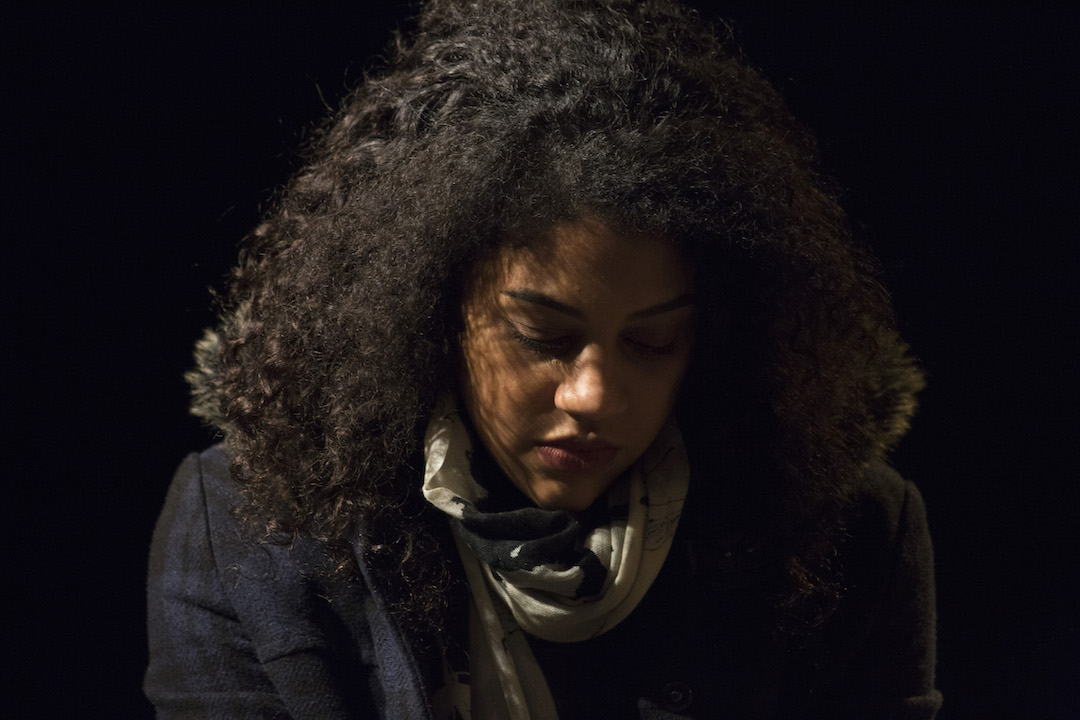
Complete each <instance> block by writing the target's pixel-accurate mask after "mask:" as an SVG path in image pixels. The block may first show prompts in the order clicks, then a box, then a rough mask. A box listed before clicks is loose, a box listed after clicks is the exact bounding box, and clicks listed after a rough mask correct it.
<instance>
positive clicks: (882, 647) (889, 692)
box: [814, 468, 942, 720]
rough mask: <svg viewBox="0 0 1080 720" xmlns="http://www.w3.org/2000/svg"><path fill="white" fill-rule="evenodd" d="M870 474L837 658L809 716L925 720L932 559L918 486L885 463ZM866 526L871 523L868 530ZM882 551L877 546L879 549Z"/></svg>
mask: <svg viewBox="0 0 1080 720" xmlns="http://www.w3.org/2000/svg"><path fill="white" fill-rule="evenodd" d="M875 474H876V475H877V477H875V478H873V479H874V480H875V481H877V482H878V483H879V490H878V492H876V493H875V495H876V496H877V500H876V501H875V502H874V503H872V505H873V507H872V508H870V509H868V510H867V512H865V513H864V522H863V530H862V532H859V533H856V534H855V535H854V536H853V538H852V539H853V544H860V545H861V547H856V548H853V551H852V555H853V557H852V558H851V560H850V561H851V564H852V566H853V567H855V568H859V570H858V572H856V573H854V576H853V581H854V584H853V586H852V587H850V588H848V591H849V593H850V596H851V600H853V602H852V605H853V606H855V607H857V608H858V610H856V611H855V612H853V613H851V615H850V616H849V617H847V618H846V620H847V622H848V624H847V626H846V629H845V632H844V635H845V636H846V637H847V638H848V639H849V641H848V642H845V643H843V645H846V647H844V648H843V649H842V654H843V655H844V656H845V661H844V662H842V663H841V664H840V665H841V672H840V673H839V674H838V676H837V677H835V678H834V682H833V683H831V688H829V691H828V692H827V693H826V694H825V697H822V698H819V699H820V700H821V701H822V702H821V705H819V712H818V713H817V714H815V715H814V717H822V718H825V717H828V718H852V719H854V718H869V717H872V718H880V719H882V720H932V719H933V718H934V717H935V716H936V714H937V712H938V709H939V708H940V707H941V701H942V698H941V693H939V692H938V690H937V689H936V687H935V682H934V670H935V662H936V607H935V594H934V558H933V550H932V547H931V543H930V533H929V530H928V528H927V522H926V510H925V508H924V506H923V501H922V497H921V496H920V495H919V491H918V490H917V489H916V488H915V486H914V485H913V484H912V483H910V482H905V481H903V480H902V479H901V478H900V477H899V476H898V475H897V474H896V473H895V472H893V471H892V470H891V469H888V468H884V469H881V470H879V471H878V472H877V473H875ZM868 527H872V528H874V529H873V530H868V529H867V528H868ZM882 549H883V550H884V552H880V550H882Z"/></svg>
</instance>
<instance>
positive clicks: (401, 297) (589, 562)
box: [146, 0, 940, 719]
mask: <svg viewBox="0 0 1080 720" xmlns="http://www.w3.org/2000/svg"><path fill="white" fill-rule="evenodd" d="M197 360H198V368H197V370H195V371H193V372H192V374H191V376H190V378H189V379H190V381H191V383H192V385H193V388H194V394H195V403H194V411H195V412H196V414H198V415H201V416H202V417H204V418H206V419H207V420H208V421H209V422H210V423H212V424H213V425H214V426H215V427H217V428H219V429H220V431H221V432H222V434H223V436H224V442H223V444H222V445H221V446H218V447H215V448H213V449H211V450H208V451H206V452H204V453H202V454H201V455H193V456H191V457H189V458H188V460H187V461H185V463H184V464H183V465H182V466H181V468H180V470H179V472H178V474H177V477H176V479H175V480H174V483H173V486H172V488H171V490H170V493H169V497H168V499H167V501H166V506H165V510H164V512H163V515H162V518H161V520H160V521H159V525H158V529H157V531H156V533H155V538H154V545H153V550H152V554H151V567H150V582H149V602H150V643H151V663H150V668H149V670H148V672H147V677H146V691H147V693H148V695H149V697H150V698H151V699H152V701H153V702H154V703H155V704H156V705H157V707H158V711H159V716H160V717H228V718H243V717H295V718H301V717H317V718H346V717H349V718H351V717H385V718H405V717H409V718H411V717H418V718H421V717H423V718H426V717H473V718H477V719H481V718H551V717H560V718H564V719H565V718H574V717H589V718H597V717H600V718H608V717H613V718H622V717H642V718H679V717H693V718H717V717H736V718H750V717H753V718H758V717H762V718H763V717H778V718H797V717H815V718H816V717H828V718H840V717H853V718H854V717H858V718H865V717H904V718H929V717H932V716H933V715H934V714H935V712H936V710H937V707H938V705H939V703H940V696H939V695H938V694H937V692H936V690H934V686H933V664H934V607H933V580H932V561H931V556H930V545H929V538H928V535H927V533H926V527H925V517H924V512H923V510H922V505H921V500H920V499H919V495H918V493H917V491H916V490H915V489H914V487H913V486H911V485H910V484H907V483H905V482H904V481H903V480H901V479H900V478H899V477H898V476H897V475H896V474H895V473H894V472H893V471H892V470H890V469H889V468H887V467H886V466H885V465H884V464H883V459H884V456H885V454H886V452H887V451H888V450H889V449H890V448H891V447H892V446H893V445H894V444H895V443H896V441H897V440H898V439H899V438H900V436H901V435H902V434H903V432H904V431H905V429H906V428H907V423H908V420H909V417H910V415H911V413H912V411H913V408H914V400H913V396H914V393H915V392H916V391H917V390H918V389H919V387H920V386H921V377H920V374H919V372H918V371H917V369H916V368H915V366H914V363H913V361H912V360H911V359H910V358H909V357H908V356H907V354H906V348H905V346H904V345H903V344H902V343H901V342H900V340H899V338H898V337H897V334H896V332H895V330H894V328H893V324H892V320H891V311H890V308H889V302H888V298H887V295H886V294H885V292H884V290H883V289H882V288H881V287H880V285H879V284H878V283H877V282H876V280H875V279H874V276H873V272H872V262H871V261H870V259H869V258H868V257H867V256H866V255H865V254H864V253H862V252H861V251H859V250H858V249H857V248H856V247H854V246H853V244H852V242H851V240H850V237H849V233H848V230H847V227H846V224H845V219H844V215H843V213H842V211H841V210H840V208H839V207H838V205H837V203H836V201H835V199H834V197H833V196H832V195H831V194H830V193H829V191H828V189H827V187H826V184H825V182H824V181H823V180H822V178H821V177H820V176H819V175H818V174H817V173H816V170H815V158H814V150H813V145H812V141H811V140H810V139H809V138H808V137H807V136H806V134H805V133H804V132H803V131H802V130H801V128H800V127H799V126H798V125H797V124H796V123H795V121H794V120H793V119H792V118H791V117H790V115H789V114H788V113H787V111H786V110H785V108H784V107H783V105H782V103H781V101H780V100H779V98H778V97H777V95H776V93H775V92H774V91H773V90H772V89H771V88H770V87H769V86H768V84H767V83H766V82H765V81H764V80H763V79H762V78H761V77H760V76H759V75H757V74H756V73H755V72H754V71H752V70H750V69H749V68H748V67H747V66H746V65H745V64H744V63H743V62H742V61H741V60H740V59H739V57H738V56H737V54H736V53H734V52H733V51H732V50H731V48H730V47H729V46H728V45H727V44H726V43H725V42H722V41H720V40H718V39H717V38H716V36H715V35H714V34H713V33H712V32H711V31H710V30H709V29H708V28H705V27H703V26H702V24H701V23H699V22H698V21H697V19H696V18H695V17H694V15H693V14H692V13H690V12H688V11H686V10H685V9H683V8H681V7H679V6H678V5H676V4H674V3H672V2H668V1H667V0H649V1H648V2H644V3H636V2H624V1H622V0H591V1H581V0H577V1H575V0H529V2H516V1H513V0H501V1H499V0H474V1H473V2H465V1H463V0H434V1H433V2H431V3H430V4H429V5H428V6H427V7H426V8H425V10H424V12H423V13H422V15H421V17H420V19H419V22H418V27H417V30H416V32H415V33H414V35H413V36H412V38H411V39H409V40H401V41H399V43H398V47H397V48H396V53H395V57H394V60H393V62H392V64H391V65H390V67H389V68H388V69H387V70H385V71H384V72H382V73H381V74H378V75H376V76H374V77H371V78H368V79H367V80H366V81H365V83H364V85H363V86H362V87H360V88H359V89H357V90H356V91H355V92H354V93H353V94H352V95H351V96H350V97H349V98H347V100H346V101H345V102H344V104H343V106H342V108H341V109H340V110H339V111H338V113H337V114H336V115H335V116H334V117H333V118H332V119H331V120H330V121H329V122H328V124H327V125H326V126H325V127H324V129H323V130H322V131H321V133H320V134H319V135H318V136H317V138H316V140H315V142H314V144H313V149H312V155H311V159H310V162H309V163H308V165H307V166H306V167H305V168H304V169H303V170H302V171H301V172H300V173H299V174H298V175H297V176H296V177H295V178H294V179H293V181H292V183H291V184H290V186H289V187H288V189H287V191H286V192H285V193H284V194H283V196H282V197H281V198H280V200H279V202H278V204H277V207H276V209H275V210H274V211H273V212H272V213H271V214H270V215H269V217H268V218H267V219H266V221H265V222H264V223H263V224H262V225H261V226H260V227H259V228H257V229H256V231H255V232H254V233H253V235H252V236H251V238H249V240H248V244H247V247H246V249H245V252H244V254H243V256H242V258H241V261H240V264H239V266H238V267H237V269H236V270H235V272H234V276H233V281H232V286H231V289H230V291H229V293H228V295H227V297H225V298H224V299H223V301H222V312H221V324H220V326H219V327H218V328H217V329H216V330H214V331H212V332H210V333H208V335H207V336H206V338H204V340H202V341H201V342H200V343H199V345H198V348H197Z"/></svg>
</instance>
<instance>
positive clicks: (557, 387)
mask: <svg viewBox="0 0 1080 720" xmlns="http://www.w3.org/2000/svg"><path fill="white" fill-rule="evenodd" d="M693 293H694V283H693V276H692V273H691V271H690V268H689V267H688V266H687V265H686V264H685V263H684V262H683V261H682V260H681V259H680V257H679V255H678V254H677V252H676V251H675V249H674V248H673V247H671V246H670V245H666V244H664V243H661V242H659V241H657V240H654V239H650V238H647V237H640V236H635V237H625V236H621V235H616V234H614V233H613V232H611V231H610V230H609V229H608V228H607V227H606V226H604V225H603V224H602V223H600V222H599V221H596V220H593V219H586V220H581V221H577V222H574V223H571V224H566V225H561V226H558V227H557V228H556V229H555V230H554V232H553V233H552V234H551V236H550V237H549V238H547V239H546V240H544V241H541V242H539V243H534V244H533V245H532V246H530V247H527V248H526V247H504V248H503V249H501V250H500V251H499V252H497V253H496V255H495V256H494V257H493V258H491V259H490V260H489V261H487V262H484V263H482V264H481V265H480V266H479V267H478V268H477V269H476V271H475V272H474V274H473V276H472V277H471V278H470V282H469V283H468V285H467V287H466V291H465V298H464V301H463V306H462V312H463V316H464V327H463V331H462V334H461V347H462V354H463V358H464V370H463V375H464V377H463V382H462V386H463V391H464V400H465V407H466V409H467V410H468V413H469V417H470V418H471V419H472V422H473V425H474V426H475V428H476V430H477V432H478V434H479V435H480V439H481V441H482V442H483V443H484V445H485V446H486V447H487V449H488V451H489V452H490V453H491V455H492V456H493V457H494V458H495V460H496V461H497V462H498V463H499V465H500V467H502V469H503V471H504V472H505V473H506V474H507V475H508V476H509V477H510V479H511V480H512V481H513V482H514V484H515V485H517V487H518V488H519V489H520V490H521V491H522V492H524V493H525V494H526V495H527V496H528V497H529V498H531V499H532V501H533V502H535V503H536V504H537V505H539V506H540V507H543V508H549V509H556V508H557V509H568V510H583V509H585V508H586V507H588V506H589V505H591V504H592V503H593V501H594V500H596V498H597V497H599V496H600V494H601V493H603V492H604V491H605V490H606V489H607V488H608V486H609V485H610V484H611V483H612V482H613V481H614V480H615V479H616V478H617V477H618V476H619V475H620V474H621V473H622V472H623V471H624V470H626V469H627V468H628V467H630V465H631V464H633V462H634V461H635V460H637V459H638V457H640V456H641V454H642V453H643V452H644V451H645V449H646V448H647V447H648V446H649V445H650V444H651V443H652V441H653V439H654V438H655V437H656V435H657V433H658V432H659V431H660V428H661V427H662V426H663V424H664V422H665V421H666V419H667V417H668V415H669V414H670V413H671V408H672V406H673V405H674V403H675V397H676V394H677V392H678V389H679V382H680V380H681V379H682V376H683V373H684V372H685V370H686V366H687V364H688V363H689V360H690V353H691V350H692V345H693V338H694V294H693Z"/></svg>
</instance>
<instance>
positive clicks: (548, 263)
mask: <svg viewBox="0 0 1080 720" xmlns="http://www.w3.org/2000/svg"><path fill="white" fill-rule="evenodd" d="M478 271H479V272H477V273H476V274H475V275H474V279H475V280H476V281H477V284H478V285H480V286H483V287H486V288H487V289H489V290H494V291H496V292H498V291H502V290H505V289H508V288H514V287H517V288H528V289H530V290H537V291H541V292H550V293H553V294H554V296H556V297H560V298H562V299H566V300H577V301H579V302H587V301H591V300H596V299H601V298H604V297H611V296H618V297H627V298H628V299H631V300H634V299H641V298H645V299H658V300H659V301H662V300H665V299H669V297H668V296H676V295H679V294H682V293H686V292H688V291H690V290H691V288H692V286H693V273H692V270H691V268H690V266H689V265H688V264H687V263H686V262H684V260H683V259H682V257H681V256H680V255H679V252H678V250H677V249H676V248H675V247H674V246H673V245H672V244H671V243H668V242H666V241H664V240H661V239H658V238H655V237H652V236H648V235H643V234H640V233H627V232H618V231H614V230H612V229H610V228H609V227H608V226H607V225H605V224H603V223H602V222H600V221H599V220H595V219H591V218H586V219H582V220H578V221H575V222H572V223H564V224H561V225H557V226H555V227H554V228H553V229H552V230H551V231H550V232H549V233H546V234H545V235H544V236H542V237H540V238H538V239H536V240H533V241H530V242H528V243H517V244H508V245H504V246H503V247H502V248H500V249H499V250H498V251H496V253H495V255H494V256H493V257H491V258H490V259H489V260H488V261H487V262H485V263H482V264H481V267H480V268H478ZM474 289H475V290H480V289H481V288H480V287H474Z"/></svg>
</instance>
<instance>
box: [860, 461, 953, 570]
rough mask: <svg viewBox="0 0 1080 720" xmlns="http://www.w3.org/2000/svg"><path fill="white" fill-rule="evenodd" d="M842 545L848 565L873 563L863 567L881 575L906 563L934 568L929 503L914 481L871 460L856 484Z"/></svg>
mask: <svg viewBox="0 0 1080 720" xmlns="http://www.w3.org/2000/svg"><path fill="white" fill-rule="evenodd" d="M843 548H844V550H845V556H846V557H847V564H848V565H852V566H854V565H857V564H858V563H859V562H862V563H866V562H869V563H873V564H874V565H875V566H876V567H875V568H874V570H876V571H877V572H870V571H871V568H867V567H864V568H861V570H862V572H863V574H866V573H869V574H873V575H877V576H880V578H879V579H880V580H881V581H885V582H887V581H888V580H889V577H888V575H889V573H891V572H895V571H897V570H899V569H902V568H904V567H906V568H907V569H909V570H912V569H918V568H922V569H924V570H926V571H927V572H929V571H931V570H932V563H933V557H932V549H931V542H930V531H929V528H928V526H927V521H926V507H925V505H924V504H923V499H922V495H921V494H920V493H919V490H918V488H916V487H915V484H914V483H912V482H910V481H908V480H905V479H904V478H902V477H901V476H900V474H899V473H898V472H896V470H894V469H893V468H891V467H889V466H888V465H886V464H885V463H880V462H878V463H873V464H871V465H870V466H869V467H868V468H867V469H866V472H865V473H864V474H863V476H862V477H861V478H860V480H859V483H858V485H857V486H856V490H855V493H854V495H853V498H852V506H851V510H850V514H849V518H848V526H847V538H846V540H845V542H844V543H843ZM850 569H851V570H854V569H855V568H854V567H852V568H850ZM852 579H854V578H852Z"/></svg>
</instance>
